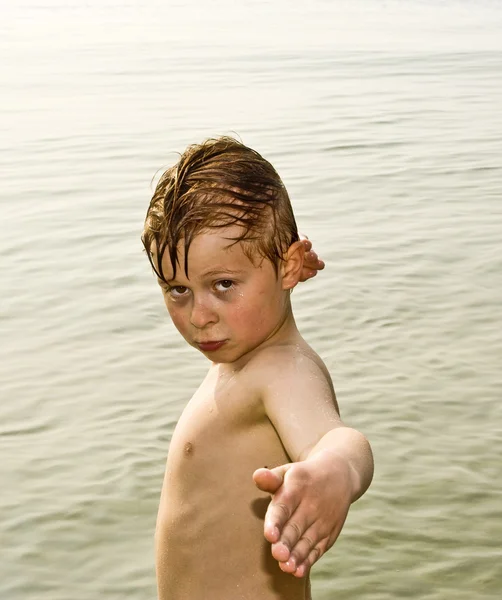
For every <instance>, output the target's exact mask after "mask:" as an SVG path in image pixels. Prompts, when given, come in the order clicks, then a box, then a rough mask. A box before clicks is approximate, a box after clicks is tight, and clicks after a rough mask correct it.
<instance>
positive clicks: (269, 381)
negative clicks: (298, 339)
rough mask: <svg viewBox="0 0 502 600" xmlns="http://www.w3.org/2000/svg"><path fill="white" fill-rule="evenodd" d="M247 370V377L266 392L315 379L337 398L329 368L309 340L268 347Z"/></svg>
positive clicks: (260, 391)
mask: <svg viewBox="0 0 502 600" xmlns="http://www.w3.org/2000/svg"><path fill="white" fill-rule="evenodd" d="M245 370H246V379H248V380H249V382H250V383H251V384H252V385H253V387H254V388H255V389H256V390H257V391H258V392H259V393H261V394H262V395H269V394H270V392H273V391H274V390H281V389H284V388H285V387H286V388H288V389H291V388H292V387H293V386H296V385H304V384H305V382H307V381H308V382H314V381H315V382H316V383H317V385H319V386H320V387H324V388H326V391H328V392H329V393H330V394H332V395H333V397H334V389H333V383H332V381H331V377H330V374H329V372H328V369H327V368H326V366H325V364H324V362H323V361H322V359H321V358H320V357H319V355H318V354H317V353H316V352H315V351H314V350H312V348H311V347H310V346H309V345H308V344H307V343H306V342H303V343H300V344H280V345H276V346H269V347H268V348H264V349H263V350H262V351H260V352H259V353H258V354H256V355H255V356H254V357H253V358H252V359H251V360H250V361H249V363H248V364H247V365H246V367H245Z"/></svg>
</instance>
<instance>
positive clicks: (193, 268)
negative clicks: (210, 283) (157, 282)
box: [162, 226, 261, 281]
mask: <svg viewBox="0 0 502 600" xmlns="http://www.w3.org/2000/svg"><path fill="white" fill-rule="evenodd" d="M240 233H241V229H240V228H239V227H235V226H234V227H225V228H221V229H212V230H209V231H204V232H201V233H200V234H198V235H196V236H195V237H194V239H193V240H192V243H191V244H190V247H189V249H188V277H189V278H190V279H200V278H203V277H205V276H208V275H211V274H215V273H225V272H226V273H230V272H248V271H250V270H252V269H259V268H260V267H261V264H260V263H261V260H251V258H250V253H249V246H247V247H245V246H244V244H243V243H242V242H235V238H237V237H238V236H239V234H240ZM246 250H248V251H246ZM177 259H178V267H177V269H176V280H178V279H184V278H186V274H185V240H184V239H182V240H180V243H179V244H178V248H177ZM162 269H163V272H164V276H165V278H166V280H167V281H170V280H172V277H173V268H172V265H171V259H170V256H169V252H168V251H166V252H164V255H163V257H162Z"/></svg>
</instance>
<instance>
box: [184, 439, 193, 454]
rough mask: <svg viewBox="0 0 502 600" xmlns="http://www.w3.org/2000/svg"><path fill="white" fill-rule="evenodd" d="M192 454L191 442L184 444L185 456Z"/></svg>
mask: <svg viewBox="0 0 502 600" xmlns="http://www.w3.org/2000/svg"><path fill="white" fill-rule="evenodd" d="M192 454H193V444H192V443H191V442H187V443H186V444H185V456H191V455H192Z"/></svg>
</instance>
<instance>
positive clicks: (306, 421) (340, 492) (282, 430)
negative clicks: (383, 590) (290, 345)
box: [254, 357, 373, 577]
mask: <svg viewBox="0 0 502 600" xmlns="http://www.w3.org/2000/svg"><path fill="white" fill-rule="evenodd" d="M305 361H307V363H306V364H305ZM275 363H276V366H277V357H276V358H275ZM269 364H270V363H269ZM301 366H302V368H301V369H300V368H299V365H298V364H297V363H295V362H292V361H291V359H289V360H288V361H287V362H285V363H284V364H281V365H280V366H279V367H278V368H276V370H275V374H276V376H275V379H274V381H272V380H270V381H269V382H268V385H267V389H268V390H270V393H267V394H266V395H265V399H264V403H265V408H266V411H267V414H268V416H269V418H270V420H271V421H272V423H273V424H274V427H275V428H276V430H277V432H278V433H279V436H280V438H281V441H282V443H283V444H284V446H285V448H286V450H287V452H288V454H289V456H290V457H291V458H292V459H293V460H294V461H295V462H293V463H289V464H286V465H281V466H279V467H276V468H275V469H258V470H257V471H255V473H254V480H255V483H256V484H257V486H258V487H259V488H260V489H262V490H263V491H267V492H269V493H271V494H272V502H271V503H270V505H269V508H268V510H267V514H266V516H265V525H264V534H265V537H266V539H267V540H268V541H269V542H271V543H272V555H273V556H274V558H275V559H276V560H277V561H278V562H279V566H280V568H281V569H282V570H283V571H285V572H288V573H292V574H294V575H295V576H296V577H303V576H305V575H306V574H307V573H308V572H309V570H310V568H311V567H312V565H313V564H314V563H315V562H316V561H317V560H319V558H320V557H321V556H322V555H323V554H324V553H325V552H326V551H327V550H328V549H329V548H330V547H331V546H332V545H333V544H334V542H335V541H336V539H337V537H338V535H339V534H340V531H341V529H342V527H343V524H344V522H345V519H346V517H347V513H348V510H349V508H350V505H351V503H352V502H354V501H355V500H357V498H359V497H360V496H361V495H362V494H363V493H364V492H365V491H366V489H367V488H368V486H369V484H370V482H371V479H372V476H373V458H372V454H371V448H370V446H369V443H368V441H367V440H366V438H365V437H364V436H363V435H362V434H361V433H359V432H358V431H356V430H354V429H351V428H349V427H346V426H345V425H344V424H343V422H342V421H341V419H340V416H339V414H338V409H337V404H336V399H335V397H334V392H333V389H332V387H331V386H330V381H329V380H328V379H327V377H328V376H327V374H326V373H324V371H323V370H322V369H321V368H320V367H319V365H317V364H316V363H315V362H314V361H310V360H309V359H305V360H303V361H302V362H301ZM277 373H281V376H280V377H278V376H277Z"/></svg>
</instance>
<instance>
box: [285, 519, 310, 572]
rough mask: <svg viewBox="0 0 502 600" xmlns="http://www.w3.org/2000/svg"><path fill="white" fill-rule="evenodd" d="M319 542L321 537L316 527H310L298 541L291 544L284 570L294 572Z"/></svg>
mask: <svg viewBox="0 0 502 600" xmlns="http://www.w3.org/2000/svg"><path fill="white" fill-rule="evenodd" d="M281 539H282V536H281ZM318 542H319V537H318V534H317V532H316V531H315V528H314V527H309V528H308V529H307V530H306V531H305V532H304V533H303V534H302V535H301V536H300V537H299V538H298V540H297V542H296V543H294V544H290V545H289V548H290V555H289V558H288V560H287V561H286V564H285V565H284V567H285V568H283V571H285V572H286V573H294V572H295V571H296V570H297V569H298V567H299V566H300V565H301V564H302V563H304V562H305V561H306V560H307V558H308V556H309V554H310V552H311V551H312V550H313V548H315V546H316V545H317V543H318ZM281 568H282V567H281Z"/></svg>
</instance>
